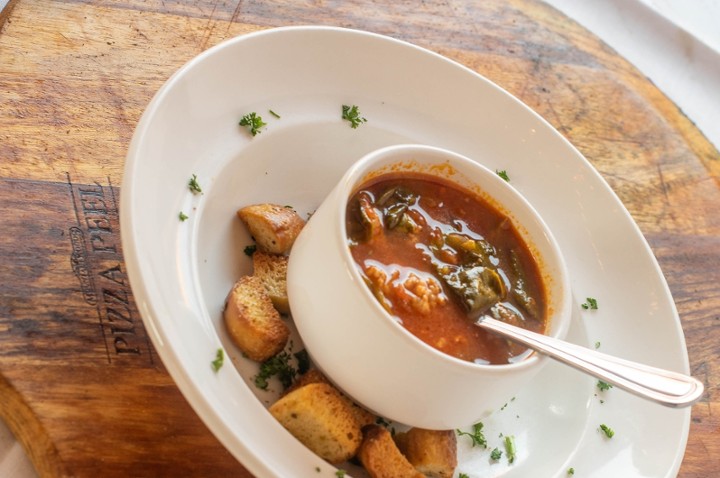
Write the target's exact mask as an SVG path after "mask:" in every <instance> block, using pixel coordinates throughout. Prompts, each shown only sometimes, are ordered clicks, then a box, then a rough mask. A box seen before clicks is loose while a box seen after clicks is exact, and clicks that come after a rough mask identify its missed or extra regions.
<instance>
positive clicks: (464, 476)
mask: <svg viewBox="0 0 720 478" xmlns="http://www.w3.org/2000/svg"><path fill="white" fill-rule="evenodd" d="M458 478H470V476H468V474H467V473H460V474H459V475H458Z"/></svg>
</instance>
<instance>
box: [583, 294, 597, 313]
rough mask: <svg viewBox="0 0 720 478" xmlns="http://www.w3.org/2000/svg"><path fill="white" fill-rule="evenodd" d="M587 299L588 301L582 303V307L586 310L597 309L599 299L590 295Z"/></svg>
mask: <svg viewBox="0 0 720 478" xmlns="http://www.w3.org/2000/svg"><path fill="white" fill-rule="evenodd" d="M585 300H586V302H585V303H584V304H582V305H581V306H580V307H582V308H583V309H585V310H588V309H592V310H597V308H598V303H597V299H593V298H592V297H588V298H587V299H585Z"/></svg>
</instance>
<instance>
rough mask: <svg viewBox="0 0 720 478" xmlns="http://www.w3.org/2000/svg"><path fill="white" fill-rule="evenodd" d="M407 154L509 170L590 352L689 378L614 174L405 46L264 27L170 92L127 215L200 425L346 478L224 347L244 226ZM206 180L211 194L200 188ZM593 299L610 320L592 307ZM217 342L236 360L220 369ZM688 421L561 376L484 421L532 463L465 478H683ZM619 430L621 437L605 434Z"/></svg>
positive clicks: (168, 87)
mask: <svg viewBox="0 0 720 478" xmlns="http://www.w3.org/2000/svg"><path fill="white" fill-rule="evenodd" d="M343 104H348V105H350V104H355V105H358V106H359V107H360V110H361V113H362V115H363V116H364V117H366V118H367V123H365V124H363V125H361V126H360V127H359V128H357V129H351V128H350V127H349V124H348V122H346V121H343V120H341V118H340V116H341V115H340V113H341V105H343ZM269 109H272V110H273V111H275V112H277V113H278V114H279V115H280V116H281V118H280V119H277V118H274V117H273V116H272V115H271V114H270V113H269V112H268V110H269ZM253 111H254V112H257V113H258V114H259V115H261V116H262V117H263V119H264V120H265V121H266V122H267V123H268V126H267V127H266V128H265V129H264V130H262V132H261V133H260V134H259V135H257V136H255V137H252V136H251V135H250V134H248V132H247V131H246V130H245V129H243V128H241V127H239V126H238V120H239V118H240V117H241V116H243V115H244V114H246V113H249V112H253ZM408 142H416V143H426V144H431V145H435V146H440V147H444V148H448V149H452V150H455V151H457V152H459V153H461V154H464V155H466V156H469V157H471V158H474V159H476V160H478V161H480V162H482V163H483V164H485V165H486V166H487V167H489V168H491V169H504V170H507V172H508V174H509V176H510V180H511V184H513V185H514V186H515V187H516V188H517V189H518V190H519V191H520V192H521V193H522V194H523V195H525V197H526V198H527V199H528V200H529V201H530V202H531V203H532V204H533V205H534V206H535V208H537V210H538V211H539V212H540V213H541V214H542V215H543V216H544V218H545V220H546V221H547V223H548V225H549V226H550V227H551V228H552V230H553V232H554V234H555V236H556V238H557V239H558V242H559V243H560V246H561V248H562V250H563V252H564V254H565V257H566V259H567V262H568V265H569V269H570V274H571V281H572V285H573V291H574V296H575V302H576V304H575V316H574V317H573V325H572V327H571V331H570V336H569V338H570V339H571V340H573V341H575V342H577V343H580V344H583V345H586V346H593V344H595V343H596V342H600V343H601V350H602V351H605V352H608V353H612V354H616V355H619V356H623V357H626V358H629V359H632V360H636V361H641V362H646V363H648V364H651V365H655V366H659V367H664V368H668V369H672V370H676V371H680V372H684V373H687V372H688V362H687V353H686V349H685V343H684V338H683V335H682V329H681V327H680V321H679V318H678V316H677V312H676V310H675V307H674V303H673V301H672V297H671V296H670V293H669V290H668V288H667V285H666V283H665V280H664V278H663V276H662V273H661V271H660V270H659V268H658V265H657V262H656V261H655V259H654V257H653V255H652V253H651V251H650V249H649V248H648V246H647V243H646V242H645V240H644V238H643V237H642V235H641V234H640V232H639V230H638V228H637V226H636V225H635V224H634V222H633V221H632V219H631V217H630V216H629V215H628V213H627V211H626V210H625V209H624V207H623V206H622V204H621V203H620V201H619V200H618V199H617V197H616V196H615V195H614V194H613V192H612V191H611V190H610V188H609V187H608V185H607V184H606V183H605V182H604V181H603V179H602V178H601V177H600V175H599V174H598V173H597V172H596V171H595V170H594V169H593V167H592V166H591V165H590V164H589V163H588V162H587V161H586V160H585V159H584V158H583V157H582V156H581V155H580V154H579V153H578V152H577V151H576V150H575V149H574V148H573V147H572V146H571V145H570V144H569V143H568V142H567V141H566V140H564V139H563V137H562V136H561V135H560V134H558V133H557V132H556V131H555V130H554V129H552V128H551V127H550V126H549V125H548V123H546V122H545V121H544V120H543V119H541V118H540V117H539V116H538V115H536V114H535V113H533V112H532V111H531V110H530V109H528V108H527V107H526V106H524V105H523V104H522V103H520V102H519V101H518V100H517V99H515V98H513V97H512V96H510V95H509V94H508V93H506V92H505V91H503V90H502V89H500V88H499V87H497V86H495V85H494V84H492V83H490V82H489V81H488V80H486V79H484V78H482V77H481V76H479V75H477V74H476V73H475V72H473V71H471V70H469V69H467V68H465V67H463V66H461V65H459V64H457V63H455V62H452V61H450V60H448V59H446V58H443V57H441V56H439V55H437V54H435V53H432V52H429V51H427V50H424V49H421V48H418V47H416V46H413V45H410V44H407V43H404V42H401V41H397V40H394V39H390V38H387V37H383V36H379V35H375V34H370V33H365V32H359V31H352V30H345V29H339V28H329V27H297V28H281V29H275V30H268V31H264V32H258V33H254V34H250V35H246V36H242V37H238V38H235V39H232V40H230V41H228V42H225V43H223V44H221V45H219V46H217V47H215V48H212V49H210V50H208V51H206V52H205V53H203V54H201V55H200V56H198V57H197V58H195V59H193V60H192V61H190V62H189V63H188V64H187V65H185V66H184V67H183V68H181V69H180V70H179V71H178V72H177V73H176V74H175V75H174V76H173V77H172V78H170V79H169V80H168V82H167V83H166V84H165V85H164V86H163V87H162V88H161V90H160V91H159V92H158V93H157V95H156V96H155V98H154V99H153V100H152V102H151V103H150V105H149V106H148V108H147V110H146V112H145V113H144V115H143V117H142V119H141V121H140V123H139V124H138V127H137V130H136V132H135V135H134V137H133V140H132V144H131V147H130V151H129V153H128V158H127V164H126V170H125V176H124V181H123V188H122V209H121V213H122V215H121V222H122V234H123V247H124V251H125V258H126V263H127V268H128V273H129V276H130V279H131V283H132V287H133V292H134V294H135V298H136V300H137V303H138V307H139V308H140V312H141V314H142V317H143V320H144V322H145V324H146V327H147V330H148V333H149V334H150V336H151V338H152V341H153V344H154V345H155V347H156V348H157V350H158V353H159V354H160V356H161V357H162V360H163V362H164V364H165V365H166V367H167V369H168V371H169V372H170V374H171V375H172V377H173V378H174V380H175V381H176V383H177V384H178V386H179V388H180V390H181V391H182V392H183V394H184V395H185V397H186V398H187V399H188V401H189V402H190V404H191V405H192V406H193V408H194V409H195V410H196V411H197V413H198V414H199V416H200V417H201V418H202V419H203V420H204V421H205V423H206V424H207V425H208V427H209V428H210V429H211V430H212V431H213V433H214V434H215V435H216V436H217V437H218V438H219V439H220V441H221V442H222V443H223V444H224V445H225V446H226V447H227V448H228V449H229V450H230V452H231V453H232V454H233V455H234V456H235V457H237V459H238V460H240V461H241V462H242V463H243V464H244V465H245V466H246V467H247V468H248V470H250V471H251V472H252V473H254V474H255V475H258V476H263V477H265V476H277V477H286V476H299V475H300V476H302V475H306V476H334V472H333V471H332V470H334V468H332V467H331V466H330V465H328V464H326V463H325V462H323V461H322V460H321V459H319V458H318V457H316V456H315V455H314V454H312V453H311V452H310V451H308V450H307V449H306V448H305V447H303V446H302V445H301V444H300V443H299V442H297V441H296V440H295V439H294V438H293V437H292V436H290V434H288V433H287V432H286V431H285V430H284V429H283V428H282V427H281V426H280V425H279V424H277V423H276V422H275V421H274V420H273V419H272V417H271V416H270V414H269V413H268V412H267V410H266V406H267V405H268V403H269V402H270V401H271V400H272V399H273V398H274V394H273V393H272V392H270V393H267V394H259V393H258V391H257V389H256V387H255V386H254V385H253V384H252V375H253V374H254V371H255V365H254V364H252V363H250V362H249V361H248V360H246V359H244V358H243V357H241V356H240V354H239V353H238V351H237V350H236V349H235V348H234V347H233V346H232V344H231V343H230V342H229V341H228V339H227V336H226V335H225V332H224V329H223V326H222V322H221V309H222V306H223V301H224V299H225V296H226V294H227V292H228V290H229V289H230V286H231V285H232V283H233V282H234V281H235V280H236V279H237V278H238V277H239V276H240V275H241V274H243V273H247V272H249V271H250V270H251V264H250V261H249V259H248V258H247V257H245V255H244V254H243V252H242V251H243V248H244V246H245V245H248V244H250V242H251V241H250V238H249V236H248V235H247V233H246V232H245V231H244V229H243V228H242V227H241V226H240V224H239V221H238V220H237V219H236V217H235V216H234V214H235V211H236V209H237V208H239V207H241V206H243V205H246V204H249V203H253V202H278V203H281V204H288V205H292V206H293V207H295V208H296V209H297V210H299V211H301V212H302V213H308V212H311V211H313V210H314V208H315V207H316V206H317V205H318V204H319V203H320V201H321V200H322V198H323V197H324V195H325V194H326V193H327V192H329V190H330V188H331V187H332V185H333V184H334V182H335V181H336V180H337V179H338V178H339V177H340V176H341V174H342V173H343V171H344V170H345V169H346V168H347V167H348V166H349V165H350V164H351V163H352V162H353V161H354V160H355V159H357V158H359V157H360V156H362V155H363V154H365V153H367V152H369V151H370V150H373V149H375V148H377V147H380V146H385V145H389V144H395V143H408ZM192 174H197V177H198V180H199V182H200V185H201V186H202V188H203V191H204V193H203V194H202V195H197V196H194V195H192V194H191V193H190V192H189V191H188V188H187V186H186V185H187V182H188V180H189V178H190V176H191V175H192ZM180 211H184V212H185V213H186V214H187V215H188V216H189V219H188V220H187V221H185V222H180V221H179V220H178V213H179V212H180ZM323 260H333V259H332V258H319V260H318V266H319V267H321V266H322V261H323ZM588 296H590V297H595V298H597V300H598V302H599V309H598V310H594V311H586V310H582V309H581V308H580V307H579V304H580V303H582V302H584V301H585V298H586V297H588ZM295 345H296V348H299V347H300V344H298V343H297V339H296V342H295ZM218 347H224V348H225V350H226V351H227V352H228V354H229V355H230V356H231V357H232V359H233V363H232V364H231V363H229V362H228V363H226V365H225V366H224V367H223V368H222V369H221V370H220V372H219V373H217V374H216V373H214V372H213V371H212V369H211V367H210V362H211V361H212V359H213V358H214V356H215V351H216V350H217V348H218ZM233 364H234V366H233ZM275 388H277V387H275ZM689 417H690V411H689V410H688V409H685V410H671V409H667V408H663V407H661V406H659V405H655V404H652V403H649V402H645V401H642V400H641V399H639V398H636V397H634V396H631V395H629V394H627V393H624V392H622V391H620V390H610V391H607V392H604V393H599V392H598V391H597V390H596V388H595V381H594V380H593V379H591V378H589V377H586V376H583V375H581V374H580V373H579V372H575V371H574V370H571V369H569V368H567V367H564V366H562V365H559V364H555V363H551V364H550V365H549V366H548V367H547V368H546V369H545V370H544V371H543V372H542V373H541V375H539V376H538V377H537V380H535V381H534V382H533V383H531V384H529V385H528V387H527V388H526V389H525V390H523V392H522V393H521V394H518V395H517V396H516V397H514V399H511V397H508V405H507V407H505V408H504V409H503V410H499V411H497V412H496V413H495V414H493V415H492V416H491V417H490V418H489V419H488V420H486V421H485V435H486V437H487V439H488V442H489V445H490V448H494V447H495V446H499V447H500V449H501V450H502V449H503V448H502V445H501V438H500V434H501V433H502V434H505V435H514V436H515V440H516V444H517V450H518V456H517V459H516V460H515V462H514V463H513V464H508V463H507V460H506V459H505V457H503V458H502V459H501V460H499V462H497V463H494V462H492V461H491V460H490V458H489V455H490V450H479V449H477V448H475V449H471V447H470V446H469V440H468V439H467V438H464V437H460V440H459V455H460V464H459V466H458V472H463V473H466V474H467V475H468V476H470V477H475V476H483V477H489V476H507V477H522V476H558V477H562V476H566V473H567V469H568V468H570V467H573V468H574V469H575V470H576V476H585V477H588V476H598V477H600V476H602V477H606V476H623V477H628V476H644V477H647V476H657V477H671V476H675V474H676V473H677V470H678V468H679V466H680V462H681V459H682V456H683V453H684V449H685V443H686V440H687V434H688V429H689ZM600 424H606V425H608V426H610V427H611V428H613V429H614V430H615V436H614V437H613V438H612V439H607V438H605V437H604V436H603V435H602V434H601V433H600V432H599V431H598V427H599V425H600ZM468 425H470V424H468ZM316 467H319V468H320V473H316V472H315V469H316ZM348 469H349V470H350V471H351V472H353V473H356V472H357V471H358V470H357V469H356V468H352V467H350V466H348ZM303 470H304V471H303Z"/></svg>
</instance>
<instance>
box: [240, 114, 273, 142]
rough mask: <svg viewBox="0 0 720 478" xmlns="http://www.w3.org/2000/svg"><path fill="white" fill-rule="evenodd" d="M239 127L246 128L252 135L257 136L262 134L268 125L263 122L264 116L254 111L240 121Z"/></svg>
mask: <svg viewBox="0 0 720 478" xmlns="http://www.w3.org/2000/svg"><path fill="white" fill-rule="evenodd" d="M239 125H240V126H245V127H246V128H248V129H249V130H250V134H252V135H253V136H256V135H258V134H260V133H261V132H262V131H260V130H261V129H263V128H264V127H265V126H267V123H265V122H264V121H263V119H262V116H258V114H257V113H255V112H254V111H253V112H252V113H248V114H246V115H245V116H243V117H242V118H241V119H240V123H239Z"/></svg>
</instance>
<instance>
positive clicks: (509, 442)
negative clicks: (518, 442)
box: [505, 435, 517, 463]
mask: <svg viewBox="0 0 720 478" xmlns="http://www.w3.org/2000/svg"><path fill="white" fill-rule="evenodd" d="M505 453H507V459H508V463H512V462H514V461H515V455H516V453H517V450H516V448H515V437H514V436H513V435H505Z"/></svg>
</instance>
